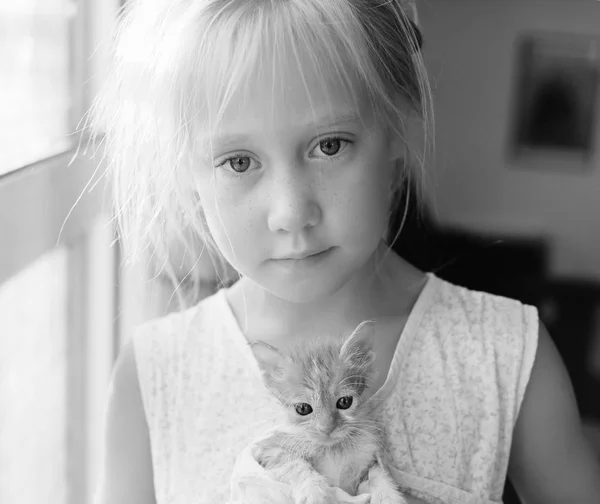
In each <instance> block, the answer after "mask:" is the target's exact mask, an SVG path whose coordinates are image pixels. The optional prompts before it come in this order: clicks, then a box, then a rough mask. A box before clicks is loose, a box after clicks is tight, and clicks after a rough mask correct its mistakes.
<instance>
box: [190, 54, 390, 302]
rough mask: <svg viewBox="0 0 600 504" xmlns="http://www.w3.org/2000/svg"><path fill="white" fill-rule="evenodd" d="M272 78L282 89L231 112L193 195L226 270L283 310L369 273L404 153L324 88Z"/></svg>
mask: <svg viewBox="0 0 600 504" xmlns="http://www.w3.org/2000/svg"><path fill="white" fill-rule="evenodd" d="M308 66H309V67H310V65H308ZM280 70H281V73H280V74H279V75H284V76H285V78H284V79H283V80H284V81H285V82H283V83H281V84H283V86H284V87H281V88H280V87H278V86H276V87H275V88H274V86H273V82H274V81H275V82H278V81H277V79H273V77H272V76H271V75H267V74H265V75H263V76H261V77H259V78H257V79H256V80H255V81H254V82H252V83H248V87H247V88H246V89H245V90H244V92H245V96H246V98H244V97H242V96H235V97H234V98H233V100H232V101H231V102H230V104H229V105H228V107H227V109H226V111H225V115H224V117H223V120H222V121H221V122H220V126H219V127H218V128H217V130H216V131H214V132H213V137H212V153H211V154H208V155H207V157H206V158H205V159H201V160H200V162H199V165H198V167H197V169H196V171H195V176H196V189H197V191H198V194H199V197H200V201H201V204H202V207H203V210H204V213H205V217H206V221H207V224H208V226H209V229H210V232H211V234H212V237H213V238H214V240H215V242H216V244H217V246H218V247H219V249H220V250H221V253H222V254H223V256H224V257H225V258H226V259H227V260H228V261H229V262H230V263H231V264H232V266H233V267H234V268H235V269H236V270H237V271H238V272H239V273H241V274H242V275H243V276H245V277H247V278H248V279H250V280H252V281H253V282H255V283H256V284H258V285H259V286H260V287H262V288H263V289H265V290H266V291H268V292H269V293H271V294H273V295H275V296H277V297H279V298H281V299H285V300H288V301H293V302H309V301H315V300H318V299H320V298H323V297H324V296H328V295H332V294H334V293H335V292H336V291H337V290H338V289H340V288H341V287H342V286H343V285H344V284H346V282H348V281H349V280H351V279H352V278H353V277H355V276H356V275H357V274H358V273H359V272H361V271H362V272H364V270H365V268H366V265H367V264H368V263H369V262H370V261H369V259H371V257H372V256H373V254H374V252H375V250H376V248H377V247H378V245H379V244H380V241H381V239H382V236H383V235H384V232H385V230H386V227H387V224H388V209H389V201H390V187H391V182H392V173H393V170H394V168H395V160H396V159H397V157H398V152H399V150H400V149H398V147H399V146H398V145H394V144H393V142H390V140H389V137H390V135H389V134H388V132H387V130H386V129H385V128H383V127H381V126H380V125H379V124H378V122H377V120H376V118H374V117H372V113H371V114H369V110H368V107H365V106H364V104H358V107H357V105H355V104H354V103H353V101H352V100H351V99H350V96H346V95H345V94H344V93H342V92H339V91H338V90H336V86H335V83H334V82H333V81H332V80H331V79H330V80H329V81H327V80H326V81H325V82H326V84H327V85H324V81H323V76H317V75H313V74H311V73H310V72H303V73H300V71H299V70H298V69H297V68H296V64H295V63H292V64H287V68H284V69H280ZM337 87H338V88H340V86H337ZM307 88H308V89H309V90H310V95H309V94H308V93H307V91H306V89H307ZM282 90H283V92H282ZM327 90H334V92H327ZM248 97H250V98H248ZM361 119H362V121H361ZM210 151H211V150H210V149H207V150H206V151H205V152H208V153H210Z"/></svg>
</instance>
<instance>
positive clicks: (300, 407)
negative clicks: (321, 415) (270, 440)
mask: <svg viewBox="0 0 600 504" xmlns="http://www.w3.org/2000/svg"><path fill="white" fill-rule="evenodd" d="M295 408H296V413H298V415H300V416H306V415H310V414H311V413H312V411H313V409H312V407H311V405H310V404H307V403H298V404H296V406H295Z"/></svg>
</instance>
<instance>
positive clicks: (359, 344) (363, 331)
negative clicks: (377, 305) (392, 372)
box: [340, 320, 375, 362]
mask: <svg viewBox="0 0 600 504" xmlns="http://www.w3.org/2000/svg"><path fill="white" fill-rule="evenodd" d="M374 327H375V321H374V320H365V321H364V322H361V323H360V324H359V325H358V327H357V328H356V329H354V331H353V332H352V334H351V335H350V336H348V338H347V339H346V341H344V344H343V345H342V348H341V349H340V359H342V360H346V359H353V358H358V359H360V360H364V359H366V360H368V361H369V362H370V361H371V360H372V359H373V357H374V356H373V351H372V350H373V346H372V341H371V340H372V336H373V328H374Z"/></svg>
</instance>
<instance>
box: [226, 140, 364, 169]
mask: <svg viewBox="0 0 600 504" xmlns="http://www.w3.org/2000/svg"><path fill="white" fill-rule="evenodd" d="M335 140H337V141H339V142H340V143H341V144H342V145H341V146H340V150H339V152H337V153H335V154H334V155H332V156H327V155H326V154H325V155H324V156H325V158H326V159H333V158H336V157H338V156H339V155H340V154H341V153H342V152H344V151H345V150H346V148H347V147H348V146H349V145H352V144H353V143H354V142H353V141H352V140H348V139H347V138H342V137H338V136H330V137H325V138H322V139H320V140H319V141H318V143H317V145H315V147H314V148H313V149H312V150H311V152H312V151H313V150H315V149H316V148H318V147H319V146H320V145H321V144H322V143H323V142H326V141H335ZM311 157H312V156H311ZM243 158H248V159H250V160H252V161H254V158H252V157H251V156H248V155H247V154H246V153H243V152H236V153H235V154H234V155H233V156H229V157H227V158H225V159H224V160H223V161H221V162H220V163H219V164H218V165H216V167H217V168H224V167H225V165H226V164H227V163H230V162H231V161H233V160H234V159H243ZM225 171H226V172H227V173H228V174H229V175H231V176H232V177H236V178H239V177H241V176H243V175H244V174H246V173H248V172H249V171H251V170H250V168H249V169H248V170H246V171H244V172H236V171H235V170H233V169H227V168H225Z"/></svg>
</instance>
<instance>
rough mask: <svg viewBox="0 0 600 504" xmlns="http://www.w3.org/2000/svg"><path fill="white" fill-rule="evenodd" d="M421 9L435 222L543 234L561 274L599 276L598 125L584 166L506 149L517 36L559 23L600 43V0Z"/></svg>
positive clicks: (469, 1) (429, 4)
mask: <svg viewBox="0 0 600 504" xmlns="http://www.w3.org/2000/svg"><path fill="white" fill-rule="evenodd" d="M419 9H420V11H419V15H420V22H421V24H422V27H423V32H424V36H425V58H426V63H427V65H428V68H429V71H430V77H431V81H432V86H433V88H434V99H435V102H436V103H435V109H436V123H437V124H436V143H437V154H436V160H435V170H434V190H433V203H434V206H435V210H436V213H437V216H438V219H439V220H440V222H441V223H443V224H448V225H452V226H457V227H462V228H468V229H479V230H487V231H497V232H505V233H516V234H524V233H527V234H531V233H539V234H542V235H546V236H549V237H550V238H551V239H552V240H553V243H554V247H553V248H552V257H551V263H552V269H553V270H554V272H555V273H556V274H557V275H569V276H578V277H586V278H587V277H595V278H597V279H600V166H599V164H600V163H599V162H598V161H599V160H600V125H599V127H597V128H596V132H595V136H596V140H595V145H596V152H595V154H594V157H593V158H592V159H591V160H589V162H588V163H587V165H584V164H582V162H581V161H579V160H576V159H573V158H572V157H568V156H565V155H558V154H552V155H547V154H546V155H542V156H538V158H537V159H527V160H525V159H520V160H518V161H516V160H511V159H510V158H509V156H508V146H509V135H510V123H511V120H512V111H511V105H512V99H513V98H512V90H513V83H514V79H515V73H516V71H515V55H516V40H517V37H518V36H519V35H521V34H526V33H528V32H530V31H538V30H542V31H546V30H553V31H554V30H556V31H565V32H572V33H582V34H596V35H598V36H599V40H600V2H596V1H594V0H545V1H542V0H537V1H536V0H426V1H425V0H423V1H422V3H421V4H419ZM599 47H600V45H599ZM599 64H600V63H599ZM599 109H600V107H599Z"/></svg>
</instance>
